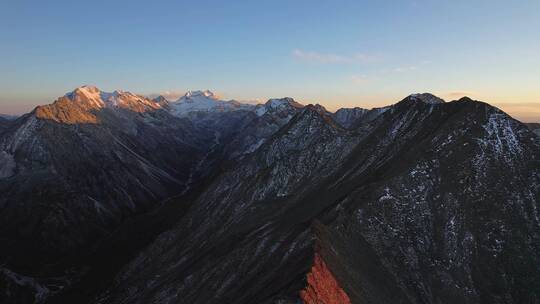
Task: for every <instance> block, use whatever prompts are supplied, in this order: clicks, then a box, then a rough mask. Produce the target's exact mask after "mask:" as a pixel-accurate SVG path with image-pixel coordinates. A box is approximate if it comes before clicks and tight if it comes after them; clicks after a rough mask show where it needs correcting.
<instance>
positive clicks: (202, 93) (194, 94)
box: [183, 90, 218, 99]
mask: <svg viewBox="0 0 540 304" xmlns="http://www.w3.org/2000/svg"><path fill="white" fill-rule="evenodd" d="M199 96H200V97H207V98H212V99H218V98H217V96H215V94H214V93H213V92H212V91H210V90H204V91H199V90H198V91H191V90H190V91H187V92H186V94H185V95H184V96H183V97H186V98H193V97H199Z"/></svg>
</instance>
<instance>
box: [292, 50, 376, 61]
mask: <svg viewBox="0 0 540 304" xmlns="http://www.w3.org/2000/svg"><path fill="white" fill-rule="evenodd" d="M292 54H293V56H294V58H296V59H298V60H301V61H305V62H311V63H322V64H355V63H356V64H364V63H370V62H373V61H377V60H378V56H376V55H371V54H364V53H357V54H354V55H349V56H347V55H339V54H332V53H319V52H312V51H304V50H300V49H295V50H293V52H292Z"/></svg>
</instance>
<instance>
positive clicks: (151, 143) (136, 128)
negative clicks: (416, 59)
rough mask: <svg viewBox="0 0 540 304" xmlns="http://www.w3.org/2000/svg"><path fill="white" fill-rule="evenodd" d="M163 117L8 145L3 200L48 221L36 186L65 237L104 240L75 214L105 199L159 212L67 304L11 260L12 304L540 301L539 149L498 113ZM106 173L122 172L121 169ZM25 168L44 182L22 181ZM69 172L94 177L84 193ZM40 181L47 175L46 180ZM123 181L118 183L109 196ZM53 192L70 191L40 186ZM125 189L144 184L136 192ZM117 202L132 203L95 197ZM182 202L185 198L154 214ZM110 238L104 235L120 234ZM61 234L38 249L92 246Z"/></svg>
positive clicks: (68, 294) (100, 253) (426, 109)
mask: <svg viewBox="0 0 540 304" xmlns="http://www.w3.org/2000/svg"><path fill="white" fill-rule="evenodd" d="M111 100H112V99H111ZM156 102H158V101H156ZM122 104H128V105H129V106H130V107H132V106H133V104H132V103H122ZM165 104H166V101H164V100H162V101H161V102H160V104H159V106H156V108H154V107H153V106H151V108H152V110H147V108H146V107H148V106H149V105H145V106H143V107H139V106H137V107H135V108H136V109H143V110H144V111H120V112H119V111H118V110H117V109H115V110H114V111H112V110H113V109H110V108H105V109H102V110H101V111H97V112H91V113H90V114H92V115H94V116H95V119H96V121H98V122H99V123H86V124H80V123H76V124H74V125H71V124H65V123H63V124H59V123H58V122H54V124H53V123H52V122H49V121H48V120H45V121H42V120H40V119H36V118H34V117H33V116H31V115H30V116H28V117H26V118H25V119H24V123H22V121H23V120H20V122H19V123H20V124H21V127H18V128H16V129H17V130H24V131H18V132H19V133H18V134H19V135H18V136H13V135H9V134H12V133H4V134H8V135H7V136H6V135H3V136H2V137H1V140H2V143H4V146H3V147H11V146H13V145H15V144H16V143H17V145H16V147H18V148H17V149H11V150H10V149H8V148H3V149H2V151H5V153H4V154H2V155H0V162H2V164H4V165H3V167H2V168H3V169H2V170H0V175H2V176H4V178H3V179H0V186H2V187H6V189H11V190H9V191H11V192H8V193H12V194H10V195H9V196H7V201H8V202H10V200H12V199H13V197H15V198H17V200H18V201H22V202H25V203H24V204H23V206H28V208H31V207H32V208H36V206H40V205H39V204H36V203H35V202H36V201H38V199H37V198H36V197H29V198H26V197H25V196H24V195H25V194H27V193H30V192H29V191H28V190H27V189H25V188H23V187H21V186H20V185H24V184H25V183H28V182H27V181H26V180H30V179H31V180H33V181H35V182H34V183H36V184H37V185H38V186H37V189H40V188H39V187H43V189H46V190H47V191H45V190H42V191H41V192H40V193H41V195H42V196H40V197H44V199H43V200H42V201H43V202H44V203H45V202H46V204H43V207H39V208H42V210H43V211H42V212H49V213H50V212H51V211H50V210H54V208H57V209H58V210H63V211H62V212H64V213H62V214H63V217H60V216H56V217H53V218H56V219H66V218H67V219H72V218H74V219H76V220H75V221H73V222H67V223H68V224H69V225H65V226H64V227H68V226H69V227H73V226H76V225H74V224H73V223H77V225H79V226H81V227H85V226H84V225H88V224H87V223H92V225H95V223H96V221H88V220H87V218H97V219H100V220H101V219H105V220H106V219H108V218H107V217H104V216H101V217H100V216H96V214H97V211H92V212H93V213H92V212H90V211H91V210H96V208H95V207H94V209H92V208H90V207H84V206H85V204H86V205H88V204H89V203H86V202H85V201H84V200H82V199H80V198H79V197H81V196H83V195H87V196H88V195H90V196H92V195H93V196H92V198H94V199H95V200H97V201H98V202H100V203H101V204H102V205H104V206H106V210H122V208H127V210H128V211H131V210H130V209H129V205H128V207H122V206H126V201H129V202H137V203H134V205H135V206H137V208H141V209H142V210H143V211H146V210H148V211H147V213H143V214H141V215H137V216H134V215H133V213H130V212H125V213H121V212H120V211H119V213H120V214H126V215H122V216H124V217H129V220H127V221H125V222H124V223H122V224H118V221H116V222H115V221H114V220H111V222H112V223H113V224H110V225H111V227H117V229H116V231H115V232H114V233H111V232H109V234H108V235H106V236H100V237H96V239H98V240H99V242H98V243H96V244H97V245H95V246H94V247H93V249H92V251H91V254H90V255H89V257H88V259H87V260H84V261H80V264H78V266H79V268H85V269H88V271H83V272H78V273H77V274H76V275H72V276H69V278H68V279H67V280H69V281H70V282H71V283H70V284H69V285H68V288H65V289H64V290H62V291H60V292H50V291H47V290H50V289H52V288H53V287H54V286H55V284H56V283H51V282H50V280H51V278H50V277H49V278H48V279H49V281H44V280H43V279H35V278H33V277H32V276H31V275H28V273H26V272H24V269H22V268H20V267H19V268H17V267H15V269H13V268H14V267H13V266H17V265H18V264H17V263H14V262H13V261H15V259H13V258H11V260H10V259H7V261H8V262H9V263H7V265H8V267H6V268H3V270H2V272H1V273H0V284H2V285H0V286H2V287H3V286H5V290H9V291H10V293H9V294H10V296H11V298H9V297H7V296H6V295H2V296H3V297H4V298H5V299H9V301H15V300H14V299H19V300H20V302H22V303H29V302H31V301H32V300H29V299H37V298H39V297H41V299H44V300H45V301H47V302H48V303H96V304H97V303H246V304H247V303H302V302H305V303H349V302H350V303H457V302H463V303H538V302H539V301H540V285H539V282H540V271H539V269H540V254H539V253H540V248H539V247H540V245H539V244H540V220H539V211H538V210H539V208H540V206H539V203H538V202H539V199H538V198H539V196H540V172H539V168H540V166H539V165H540V143H539V141H538V140H537V136H536V135H534V134H533V133H532V132H531V131H530V130H528V129H527V127H526V126H524V125H523V124H521V123H519V122H518V121H515V120H513V119H512V118H510V117H508V116H507V115H506V114H505V113H503V112H501V111H499V110H497V109H496V108H493V107H491V106H489V105H487V104H484V103H481V102H477V101H472V100H470V99H467V98H464V99H461V100H459V101H453V102H448V103H445V102H444V101H442V100H440V99H438V98H437V97H435V96H433V95H430V94H415V95H411V96H409V97H407V98H405V99H404V100H402V101H401V102H399V103H397V104H395V105H393V106H390V107H385V108H381V109H373V110H369V111H366V110H361V109H360V110H353V111H350V110H343V111H341V112H340V113H341V114H338V113H335V114H331V113H328V112H327V111H326V110H325V109H324V108H322V107H320V106H313V105H309V106H306V107H302V106H299V105H297V104H296V103H294V101H292V100H288V99H281V100H271V101H269V102H268V103H267V104H266V105H260V106H256V107H252V108H249V109H239V108H238V107H237V108H235V109H234V111H208V110H205V111H197V112H192V113H182V115H181V117H182V118H178V117H174V116H173V115H170V113H169V112H168V111H167V107H164V106H163V105H165ZM177 108H181V107H177ZM195 108H196V107H195ZM119 113H123V114H121V115H120V114H119ZM85 115H86V114H85ZM85 115H82V116H83V117H85ZM64 116H65V117H71V118H72V117H80V115H75V114H73V115H64ZM71 118H70V119H71ZM28 121H30V122H31V123H30V124H29V125H26V124H28ZM36 123H39V124H37V125H35V124H36ZM24 126H26V127H24ZM49 128H51V131H48V129H49ZM72 129H73V130H72ZM10 130H12V129H10ZM66 130H69V131H66ZM30 131H31V132H30ZM26 134H30V135H28V136H26ZM44 134H46V135H47V136H45V135H44ZM55 134H62V136H54V135H55ZM104 134H110V135H104ZM172 134H175V135H172ZM23 135H24V136H23ZM165 135H166V136H165ZM15 139H17V140H15ZM23 139H24V140H23ZM115 139H120V140H119V142H120V143H122V144H119V143H118V141H116V140H115ZM90 142H91V143H92V144H90ZM44 143H47V146H45V145H44ZM9 144H11V146H9ZM94 144H95V145H96V146H90V145H94ZM44 146H45V147H46V148H43V147H44ZM66 146H67V147H69V148H67V149H66V151H75V152H76V154H77V155H82V156H85V157H84V158H82V159H88V162H90V160H94V159H96V156H99V157H98V159H99V162H98V163H99V164H100V165H105V166H108V167H107V169H106V170H105V169H103V170H102V169H100V168H102V167H101V166H98V165H96V164H94V163H93V162H90V163H89V164H86V163H85V162H83V161H81V160H80V159H75V158H73V159H70V157H69V155H71V154H68V153H67V152H63V151H64V149H56V150H53V147H66ZM20 147H24V149H23V148H20ZM89 147H90V148H89ZM98 147H100V148H101V149H98ZM128 148H129V149H128ZM122 149H124V150H122ZM164 149H165V150H164ZM190 149H191V150H190ZM26 150H28V151H32V153H30V152H24V151H26ZM87 150H88V151H93V152H92V153H89V152H85V151H87ZM12 151H22V152H18V153H12ZM96 151H99V152H96ZM119 151H124V152H119ZM128 151H131V152H134V154H135V155H136V156H134V155H133V154H131V153H128ZM38 152H39V153H38ZM85 153H86V154H85ZM122 153H123V154H122ZM108 155H116V156H117V157H116V158H114V160H115V162H114V164H110V163H112V162H109V159H112V157H109V156H108ZM119 155H120V156H119ZM188 155H189V156H191V157H187V156H188ZM193 155H196V156H193ZM38 156H39V157H38ZM181 156H185V157H184V158H182V159H179V158H181ZM141 159H144V162H142V161H141ZM61 160H63V162H62V161H61ZM13 163H15V166H14V167H13V165H12V164H13ZM118 163H121V164H122V165H121V166H120V165H118V167H117V165H116V164H118ZM141 163H142V164H144V166H142V165H141ZM6 164H11V165H10V166H6ZM81 164H85V166H84V167H83V166H82V165H81ZM38 165H39V166H42V167H38ZM32 166H34V167H32ZM27 167H28V168H43V169H40V170H34V169H32V170H29V169H28V170H29V171H24V168H27ZM71 168H72V169H71ZM120 168H121V169H120ZM70 169H71V170H73V171H74V172H86V173H87V174H86V175H85V176H87V177H85V178H84V179H83V178H79V177H77V178H76V175H75V174H74V173H72V171H70ZM101 170H102V171H101ZM41 171H42V172H44V173H46V174H43V175H36V176H33V175H34V174H36V172H41ZM24 172H30V173H32V174H30V173H26V174H27V175H31V177H26V176H25V175H24V174H23V173H24ZM112 172H118V173H117V174H118V176H122V177H123V178H117V179H116V178H114V176H113V177H112V178H111V175H112ZM49 175H51V176H53V177H55V178H56V179H59V181H55V179H48V178H47V179H45V178H43V177H42V176H49ZM102 175H106V176H107V179H106V180H108V181H110V183H108V184H107V185H102V184H99V187H98V186H97V185H98V183H97V182H96V183H95V184H94V186H93V187H89V188H88V189H89V190H88V191H87V192H85V191H81V190H80V189H86V188H84V187H81V185H87V184H92V183H89V182H88V181H87V180H88V179H91V180H97V181H102V180H103V178H101V177H100V176H102ZM19 176H25V177H24V179H23V178H22V177H19ZM131 176H133V177H134V178H131ZM19 179H20V181H21V182H19ZM14 180H17V183H14ZM44 180H45V181H47V183H45V184H43V186H39V185H41V183H44V182H43V181H44ZM130 180H133V181H140V184H139V185H137V184H136V183H135V182H132V183H133V184H131V185H130ZM22 181H25V182H24V183H23V182H22ZM68 181H69V183H68ZM177 181H179V182H177ZM9 182H12V184H10V183H9ZM72 184H73V185H74V186H72V188H67V187H68V186H69V185H72ZM126 184H127V185H130V187H129V188H125V187H126V186H124V185H126ZM141 184H142V185H144V187H142V186H141ZM9 187H11V188H9ZM32 187H33V189H36V188H35V187H36V186H32ZM109 187H110V188H109ZM119 187H124V188H122V189H124V190H125V192H126V193H127V195H129V197H130V199H128V197H124V198H123V199H117V200H114V201H113V200H111V201H106V200H98V199H97V198H95V197H94V196H96V193H103V194H102V195H103V196H104V197H105V196H106V194H109V193H111V192H112V193H114V191H115V189H118V188H119ZM70 189H71V191H69V190H70ZM73 189H76V191H75V190H73ZM111 189H112V190H111ZM170 189H173V190H170ZM168 191H169V192H168ZM175 191H176V192H175ZM67 193H69V194H70V195H71V197H68V196H67ZM150 194H151V195H150ZM174 194H182V195H181V196H176V197H173V198H171V199H169V200H166V201H164V202H162V203H161V204H156V203H155V202H156V201H157V199H156V198H165V197H167V196H171V195H174ZM43 195H46V196H43ZM18 197H20V198H18ZM134 197H139V198H140V200H135V198H134ZM45 198H46V199H45ZM53 198H54V199H53ZM4 201H6V199H4ZM4 205H5V206H9V205H10V204H6V203H4ZM53 206H54V208H53ZM70 206H76V207H70ZM92 206H95V205H92ZM138 206H141V207H138ZM85 208H86V209H85ZM113 208H116V209H113ZM5 210H10V209H9V208H7V209H5ZM12 210H17V212H22V211H20V209H14V208H12ZM22 210H24V209H22ZM38 210H39V209H38ZM87 210H90V211H87ZM143 211H141V212H143ZM64 214H67V215H69V216H64ZM7 215H9V216H7ZM0 216H2V217H3V218H2V219H3V222H7V223H9V220H8V219H10V218H19V221H18V222H14V223H16V224H13V226H12V227H13V228H12V229H15V228H14V227H16V226H17V227H21V229H22V228H26V229H28V227H29V225H28V220H27V221H24V220H22V219H20V215H19V214H16V213H15V211H13V212H12V214H9V213H5V211H4V209H2V213H0ZM78 216H80V218H78ZM122 216H120V217H122ZM39 218H43V217H42V216H40V217H39ZM105 220H104V222H105V224H103V225H101V224H100V225H101V226H99V225H98V227H99V229H103V230H105V231H111V229H110V228H108V226H106V224H107V222H106V221H105ZM12 221H13V220H12ZM38 223H39V222H38ZM98 223H99V221H98ZM46 224H47V225H48V224H49V222H46ZM47 225H44V224H42V226H41V227H48V226H47ZM8 227H9V225H8ZM53 227H55V226H54V225H53ZM102 227H103V228H102ZM30 231H32V230H30ZM50 231H51V232H50V233H49V234H45V235H43V236H42V239H43V240H56V239H58V241H57V244H60V245H64V244H74V245H73V247H74V248H75V249H77V248H79V246H83V245H81V244H78V243H74V240H72V239H70V236H69V234H68V235H67V236H62V238H60V237H59V236H58V235H56V233H57V231H56V230H54V229H51V230H50ZM84 231H94V230H93V229H89V228H88V229H86V228H85V229H84ZM21 233H22V232H21ZM74 233H79V232H78V230H75V232H74ZM79 234H80V235H83V234H82V233H79ZM29 235H30V236H32V234H29ZM32 237H33V236H32ZM72 238H73V239H75V238H74V237H72ZM5 239H6V240H10V238H9V235H6V237H5ZM3 240H4V239H3ZM15 240H17V241H18V240H19V239H18V238H16V239H15ZM96 242H97V241H96ZM90 243H92V242H90ZM15 244H16V243H15ZM11 248H17V249H19V250H20V249H21V248H24V247H22V246H20V245H19V244H16V246H13V247H11ZM39 248H40V249H41V248H42V247H39ZM15 254H16V251H14V252H13V253H12V255H4V256H7V257H11V256H14V255H15ZM52 258H53V257H51V259H52ZM10 267H11V268H10ZM8 268H9V269H8ZM21 278H25V280H21ZM58 280H59V281H62V280H61V279H58ZM17 282H19V283H20V282H25V283H24V284H22V283H20V284H19V283H17ZM64 284H65V283H64ZM29 294H30V295H31V297H29V296H28V295H29ZM13 295H15V296H13ZM4 298H0V299H4Z"/></svg>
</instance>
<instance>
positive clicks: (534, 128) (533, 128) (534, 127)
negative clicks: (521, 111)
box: [526, 123, 540, 136]
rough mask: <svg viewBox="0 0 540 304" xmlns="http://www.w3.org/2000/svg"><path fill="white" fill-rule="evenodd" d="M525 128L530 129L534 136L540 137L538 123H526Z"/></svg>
mask: <svg viewBox="0 0 540 304" xmlns="http://www.w3.org/2000/svg"><path fill="white" fill-rule="evenodd" d="M526 125H527V127H529V129H531V131H533V132H534V133H535V134H536V135H538V136H540V123H526Z"/></svg>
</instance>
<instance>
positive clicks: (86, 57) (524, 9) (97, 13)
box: [0, 0, 540, 120]
mask: <svg viewBox="0 0 540 304" xmlns="http://www.w3.org/2000/svg"><path fill="white" fill-rule="evenodd" d="M83 84H93V85H96V86H98V87H100V88H101V89H103V90H114V89H123V90H129V91H132V92H136V93H141V94H153V93H162V92H170V96H173V95H178V94H179V93H180V92H183V91H185V90H188V89H206V88H208V89H210V90H213V91H216V92H217V93H218V94H220V95H222V96H223V97H225V98H236V99H255V98H260V99H261V100H264V99H266V98H269V97H281V96H291V97H294V98H295V99H298V100H300V101H301V102H304V103H308V102H318V103H321V104H323V105H325V106H327V107H328V108H330V109H335V108H337V107H341V106H364V107H371V106H377V105H383V104H389V103H392V102H395V101H397V100H398V99H401V98H402V97H404V96H406V95H408V94H410V93H413V92H425V91H428V92H433V93H435V94H438V95H440V96H442V97H443V98H446V99H454V98H457V97H460V96H462V95H470V96H472V97H474V98H477V99H482V100H485V101H488V102H491V103H494V104H497V105H500V106H501V107H503V109H506V110H507V111H509V112H511V113H513V114H515V115H516V116H520V118H523V119H524V120H536V118H533V116H534V117H537V116H538V118H539V119H538V120H540V112H539V108H540V106H539V105H540V1H538V0H523V1H497V0H492V1H474V0H468V1H462V0H457V1H436V0H433V1H414V0H411V1H313V0H311V1H295V0H287V1H281V0H273V1H112V0H111V1H74V0H63V1H54V0H51V1H26V0H2V1H1V2H0V112H10V113H13V112H21V111H27V110H30V109H31V108H32V106H34V105H36V104H41V103H49V102H51V101H53V100H54V99H55V98H56V97H57V96H60V95H63V94H64V93H65V92H67V91H70V90H72V89H73V88H75V87H77V86H80V85H83ZM512 106H515V107H520V109H521V110H520V111H522V112H523V113H521V114H519V113H517V112H515V111H517V110H515V109H516V108H512ZM535 111H536V112H535ZM535 115H536V116H535Z"/></svg>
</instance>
